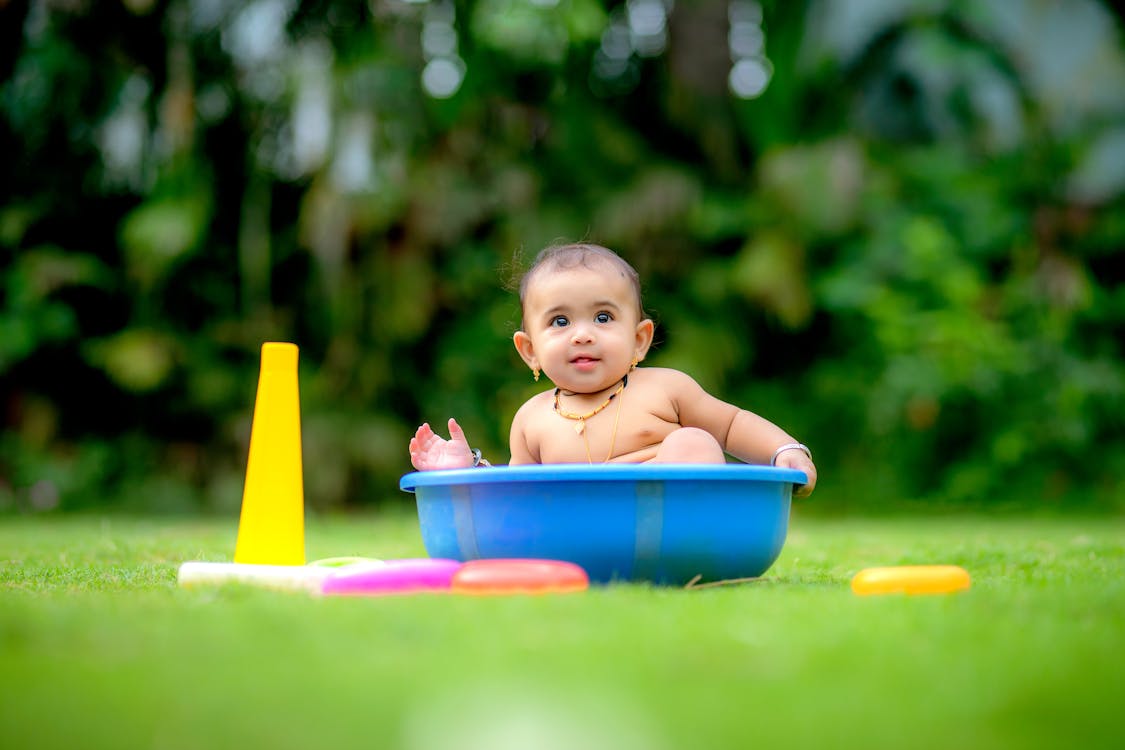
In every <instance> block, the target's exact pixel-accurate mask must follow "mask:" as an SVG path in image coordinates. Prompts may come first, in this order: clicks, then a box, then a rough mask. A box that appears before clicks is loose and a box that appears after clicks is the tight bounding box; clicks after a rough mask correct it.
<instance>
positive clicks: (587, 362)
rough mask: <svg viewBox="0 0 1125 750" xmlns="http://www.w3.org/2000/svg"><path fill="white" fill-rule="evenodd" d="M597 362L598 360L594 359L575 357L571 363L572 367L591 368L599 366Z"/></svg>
mask: <svg viewBox="0 0 1125 750" xmlns="http://www.w3.org/2000/svg"><path fill="white" fill-rule="evenodd" d="M597 362H598V360H597V359H595V358H594V357H587V356H584V355H583V356H578V357H575V358H574V359H572V360H570V363H571V364H572V365H575V366H576V367H591V366H593V365H595V364H597Z"/></svg>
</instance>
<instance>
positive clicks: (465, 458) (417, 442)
mask: <svg viewBox="0 0 1125 750" xmlns="http://www.w3.org/2000/svg"><path fill="white" fill-rule="evenodd" d="M410 463H412V464H414V468H415V469H417V470H418V471H430V470H432V469H465V468H468V467H470V466H472V465H473V452H472V450H471V449H470V448H469V441H468V440H466V439H465V433H464V431H462V430H461V425H459V424H457V420H456V419H453V418H450V420H449V440H445V439H443V438H441V437H438V435H437V434H435V433H434V431H433V430H432V429H430V425H429V424H428V423H427V424H423V425H422V426H421V427H419V428H418V431H417V432H415V433H414V437H412V438H410Z"/></svg>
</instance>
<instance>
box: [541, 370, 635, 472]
mask: <svg viewBox="0 0 1125 750" xmlns="http://www.w3.org/2000/svg"><path fill="white" fill-rule="evenodd" d="M628 384H629V375H628V373H626V375H625V377H623V378H621V385H619V386H617V390H615V391H614V392H613V393H611V394H610V396H609V398H607V399H606V400H605V401H603V402H602V403H601V405H599V406H598V408H596V409H594V410H593V411H591V412H587V413H586V414H574V413H572V412H567V411H563V410H562V408H561V407H560V406H559V389H558V388H556V389H555V411H556V412H558V414H559V416H561V417H564V418H566V419H576V420H578V424H576V425H575V426H574V431H575V432H577V433H578V434H579V435H581V436H582V442H583V443H585V444H586V463H588V464H592V463H594V459H593V458H592V457H591V456H590V438H589V436H587V435H586V420H587V419H589V418H590V417H592V416H594V415H595V414H597V413H598V412H600V411H602V410H603V409H605V408H606V407H607V406H609V402H610V401H613V399H615V398H617V397H618V396H620V395H621V392H622V391H624V390H625V386H627V385H628ZM624 400H625V399H621V401H624ZM621 401H618V402H617V414H616V415H615V416H614V418H613V434H612V435H610V438H609V452H608V453H606V454H605V460H604V461H602V463H603V464H605V463H609V459H611V458H613V448H614V445H615V444H616V443H617V426H618V424H619V423H620V422H621Z"/></svg>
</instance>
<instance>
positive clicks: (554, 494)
mask: <svg viewBox="0 0 1125 750" xmlns="http://www.w3.org/2000/svg"><path fill="white" fill-rule="evenodd" d="M805 481H806V477H805V475H804V473H803V472H800V471H796V470H793V469H780V468H776V467H773V466H750V465H744V464H726V465H690V466H689V465H674V464H614V465H609V466H605V465H602V466H586V465H582V464H552V465H545V466H543V465H531V466H494V467H491V468H478V469H457V470H453V471H425V472H413V473H410V474H407V475H406V476H404V477H403V478H402V480H401V481H400V482H399V486H400V487H401V488H402V489H403V490H406V491H407V492H413V493H415V497H416V499H417V501H418V520H419V522H420V523H421V527H422V541H423V543H424V544H425V545H426V551H427V552H428V553H429V554H430V556H431V557H445V558H453V559H455V560H476V559H481V558H496V557H508V558H513V557H515V558H540V559H549V560H566V561H569V562H573V563H576V564H578V565H581V566H582V567H583V568H585V570H586V572H587V574H589V576H590V580H592V581H600V582H608V581H614V580H622V581H652V582H654V583H667V584H684V583H688V582H689V581H692V580H693V579H696V578H698V580H700V581H715V580H727V579H731V578H747V577H751V576H759V575H761V574H762V573H764V572H765V571H766V570H767V569H768V568H769V567H770V565H772V564H773V562H774V560H776V559H777V556H778V555H779V554H781V548H782V545H784V544H785V535H786V532H787V531H788V528H789V504H790V499H791V496H792V491H793V486H794V485H795V484H801V483H803V482H805Z"/></svg>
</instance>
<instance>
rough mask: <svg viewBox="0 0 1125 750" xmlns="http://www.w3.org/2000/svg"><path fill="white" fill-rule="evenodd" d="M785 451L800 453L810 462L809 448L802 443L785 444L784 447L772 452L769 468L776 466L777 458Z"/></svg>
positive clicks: (810, 453) (810, 452)
mask: <svg viewBox="0 0 1125 750" xmlns="http://www.w3.org/2000/svg"><path fill="white" fill-rule="evenodd" d="M786 451H801V452H802V453H804V454H805V455H806V456H808V459H809V460H810V461H812V451H811V450H809V446H807V445H805V444H804V443H786V444H785V445H781V446H778V448H777V450H775V451H774V452H773V456H771V457H770V466H777V458H778V456H780V455H781V454H782V453H785V452H786Z"/></svg>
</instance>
